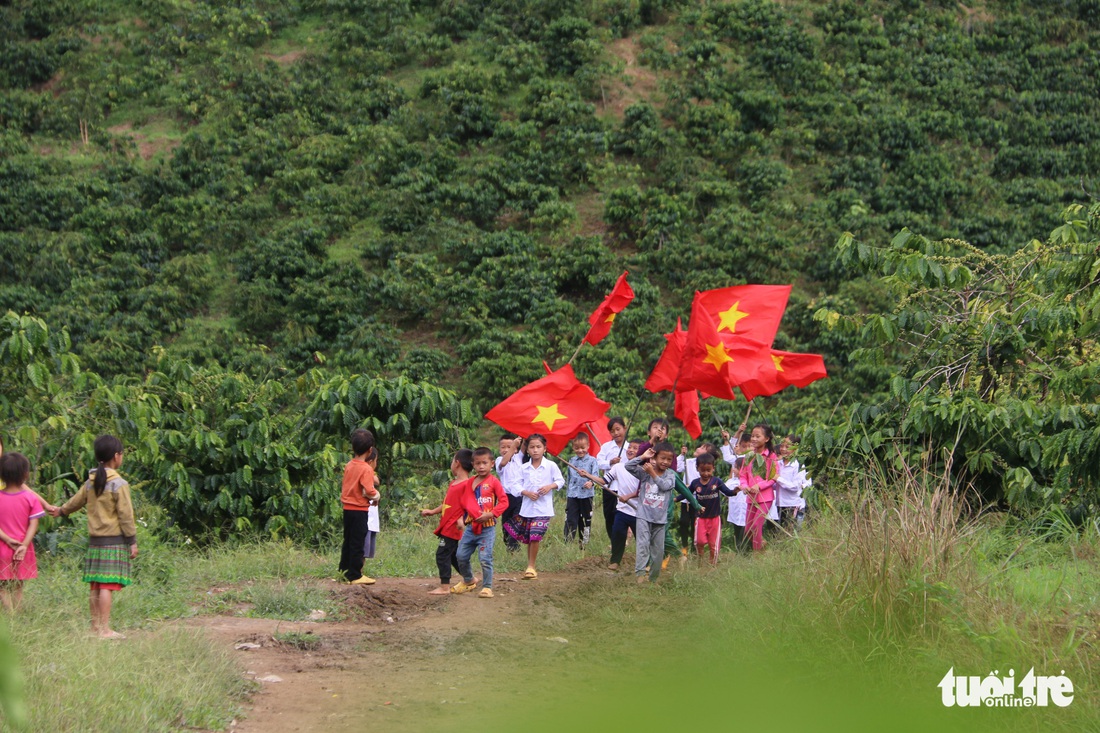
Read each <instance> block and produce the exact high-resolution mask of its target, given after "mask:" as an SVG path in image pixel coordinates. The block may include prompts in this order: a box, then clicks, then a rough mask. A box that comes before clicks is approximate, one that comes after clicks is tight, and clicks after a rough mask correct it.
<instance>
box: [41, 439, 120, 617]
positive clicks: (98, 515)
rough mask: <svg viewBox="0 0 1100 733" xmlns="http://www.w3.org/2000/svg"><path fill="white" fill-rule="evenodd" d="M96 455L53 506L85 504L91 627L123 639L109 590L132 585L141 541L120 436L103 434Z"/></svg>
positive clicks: (64, 512)
mask: <svg viewBox="0 0 1100 733" xmlns="http://www.w3.org/2000/svg"><path fill="white" fill-rule="evenodd" d="M95 457H96V460H97V461H98V462H99V466H98V467H96V468H95V469H94V470H93V471H92V473H91V476H90V477H89V478H88V480H87V481H86V482H84V485H83V486H81V487H80V491H78V492H77V493H76V495H75V496H74V497H73V498H71V499H69V500H68V501H67V502H65V504H64V505H63V506H62V507H60V508H59V509H56V510H55V511H56V512H57V513H56V514H55V515H54V516H63V517H64V516H68V515H70V514H72V513H73V512H75V511H77V510H79V509H80V508H81V507H84V508H86V510H87V512H88V552H87V554H86V555H85V557H84V582H85V583H90V584H91V595H90V596H89V606H90V607H91V612H92V633H93V634H95V635H97V636H99V637H100V638H103V639H123V638H125V637H124V636H123V635H122V634H120V633H118V632H117V631H112V630H111V594H112V593H114V592H115V591H118V590H122V589H123V588H125V587H126V586H128V585H130V561H131V560H133V559H134V558H136V557H137V554H138V547H137V526H136V524H135V523H134V507H133V505H132V504H131V503H130V485H129V484H128V483H126V480H125V479H123V478H122V476H120V475H119V474H118V469H119V467H120V466H121V465H122V441H121V440H119V439H118V438H116V437H115V436H113V435H101V436H99V437H98V438H96V441H95Z"/></svg>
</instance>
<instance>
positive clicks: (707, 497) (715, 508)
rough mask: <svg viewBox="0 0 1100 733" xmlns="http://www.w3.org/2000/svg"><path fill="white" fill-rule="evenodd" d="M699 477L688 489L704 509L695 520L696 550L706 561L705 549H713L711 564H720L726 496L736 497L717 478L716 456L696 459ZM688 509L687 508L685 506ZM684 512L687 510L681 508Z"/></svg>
mask: <svg viewBox="0 0 1100 733" xmlns="http://www.w3.org/2000/svg"><path fill="white" fill-rule="evenodd" d="M695 461H696V467H697V468H698V469H699V477H698V478H696V479H695V480H694V481H692V482H691V485H690V486H689V487H688V488H689V489H691V493H693V494H695V498H696V500H698V502H699V503H700V504H702V506H703V510H702V511H701V512H699V515H698V517H697V518H696V519H695V549H696V551H697V552H698V553H699V559H700V560H702V559H703V548H705V547H707V546H708V545H709V546H710V564H711V565H717V564H718V551H719V550H720V549H721V547H722V499H721V496H722V494H725V495H726V496H733V494H734V492H733V491H731V490H730V489H728V488H726V485H725V484H724V483H722V479H720V478H718V477H717V476H715V475H714V456H712V455H711V454H710V453H702V454H700V455H699V456H698V457H696V459H695ZM685 506H686V505H685ZM681 511H683V508H681Z"/></svg>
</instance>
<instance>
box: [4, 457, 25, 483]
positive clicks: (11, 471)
mask: <svg viewBox="0 0 1100 733" xmlns="http://www.w3.org/2000/svg"><path fill="white" fill-rule="evenodd" d="M30 475H31V462H30V461H28V460H27V457H26V456H25V455H23V454H22V453H5V454H4V455H2V456H0V481H3V482H4V484H5V485H6V486H11V487H12V488H15V487H16V486H22V485H23V484H24V483H26V481H27V476H30Z"/></svg>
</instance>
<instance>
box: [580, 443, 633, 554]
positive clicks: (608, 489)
mask: <svg viewBox="0 0 1100 733" xmlns="http://www.w3.org/2000/svg"><path fill="white" fill-rule="evenodd" d="M640 442H641V441H638V440H632V441H630V442H629V443H628V444H627V446H626V460H627V461H629V460H630V459H632V458H634V456H636V455H637V454H638V444H639V443H640ZM589 478H591V479H592V480H593V481H595V482H596V483H598V484H600V485H602V486H603V487H604V494H605V498H604V501H607V499H606V494H608V493H610V494H611V495H612V496H614V497H615V498H614V500H613V501H614V502H615V503H616V504H617V505H618V509H616V511H615V522H614V523H613V524H612V526H611V535H610V537H611V557H610V558H609V559H608V564H607V569H608V570H618V569H619V563H621V562H622V561H623V553H624V552H625V551H626V538H627V530H629V531H631V532H634V533H635V534H637V533H638V530H637V528H636V524H637V517H638V499H637V497H638V479H637V478H635V477H634V476H631V475H630V473H629V472H627V470H626V463H616V464H615V465H614V466H612V467H611V469H610V470H608V471H607V473H605V474H604V475H603V478H596V477H594V476H589Z"/></svg>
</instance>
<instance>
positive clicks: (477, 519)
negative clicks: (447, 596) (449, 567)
mask: <svg viewBox="0 0 1100 733" xmlns="http://www.w3.org/2000/svg"><path fill="white" fill-rule="evenodd" d="M492 471H493V452H492V451H491V450H489V449H488V448H478V449H477V450H475V451H474V478H473V479H471V480H470V481H468V482H467V483H466V485H465V487H464V488H463V490H462V496H461V504H462V509H463V511H465V512H466V529H465V531H463V533H462V539H461V540H459V541H458V572H460V573H462V580H460V581H459V582H458V584H457V585H456V586H454V587H453V588H451V592H452V593H465V592H467V591H471V590H473V589H474V588H476V587H477V581H475V580H474V573H473V570H472V569H471V568H470V556H471V555H473V554H474V550H475V549H476V550H477V551H478V553H477V558H478V560H479V561H480V562H481V579H482V588H481V592H480V593H478V594H477V597H478V598H492V597H493V543H494V541H495V540H496V536H497V526H496V525H497V519H499V518H500V515H501V514H503V513H504V510H505V509H507V508H508V495H507V494H505V493H504V487H503V486H501V485H500V481H498V480H497V477H496V476H494V475H493V474H492Z"/></svg>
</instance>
